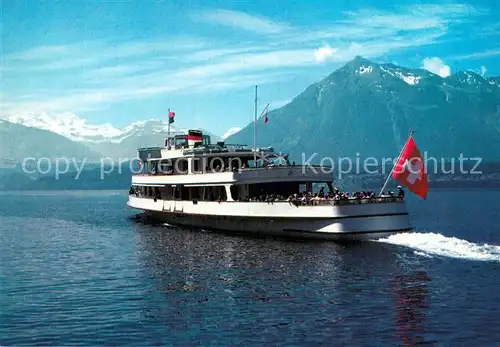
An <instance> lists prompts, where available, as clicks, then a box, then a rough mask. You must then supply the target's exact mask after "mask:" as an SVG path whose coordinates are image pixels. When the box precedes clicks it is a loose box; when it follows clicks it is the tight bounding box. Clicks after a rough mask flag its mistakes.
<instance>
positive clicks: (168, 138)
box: [164, 108, 171, 150]
mask: <svg viewBox="0 0 500 347" xmlns="http://www.w3.org/2000/svg"><path fill="white" fill-rule="evenodd" d="M164 129H165V128H164ZM167 142H168V146H167V149H169V150H170V148H171V147H170V108H169V109H168V135H167Z"/></svg>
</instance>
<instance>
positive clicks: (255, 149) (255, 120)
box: [253, 86, 257, 167]
mask: <svg viewBox="0 0 500 347" xmlns="http://www.w3.org/2000/svg"><path fill="white" fill-rule="evenodd" d="M254 117H255V119H254V121H253V162H254V165H255V167H257V86H255V115H254Z"/></svg>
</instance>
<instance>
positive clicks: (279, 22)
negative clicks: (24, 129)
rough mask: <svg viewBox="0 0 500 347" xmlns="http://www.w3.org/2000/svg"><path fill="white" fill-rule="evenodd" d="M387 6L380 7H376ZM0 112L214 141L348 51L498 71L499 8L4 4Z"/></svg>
mask: <svg viewBox="0 0 500 347" xmlns="http://www.w3.org/2000/svg"><path fill="white" fill-rule="evenodd" d="M382 4H383V5H382ZM2 25H3V27H2V41H1V43H2V64H1V71H2V87H1V98H2V104H3V106H2V115H4V116H5V115H7V116H8V115H11V114H26V113H30V112H31V113H41V112H45V113H47V114H49V115H54V116H57V115H63V114H65V113H73V114H76V115H77V116H79V117H82V118H85V119H87V120H88V121H89V122H90V123H95V124H99V123H105V122H110V123H111V124H113V125H114V126H116V127H123V126H125V125H128V124H130V123H131V122H133V121H138V120H144V119H149V118H165V119H166V118H167V109H168V108H171V109H173V110H175V111H176V114H177V117H176V124H177V125H178V126H180V127H190V128H204V129H207V130H209V131H211V132H213V133H216V134H219V135H222V134H224V133H225V132H226V130H228V129H229V128H231V127H243V126H244V125H246V124H247V123H248V122H250V121H251V120H252V117H253V97H254V95H253V92H254V90H253V86H254V85H255V84H258V85H259V102H260V105H261V106H262V107H263V106H264V105H265V104H266V103H267V102H270V103H271V108H276V107H279V106H282V105H283V104H284V103H286V102H287V101H288V100H290V99H292V98H293V97H294V96H296V95H297V94H299V93H300V92H302V91H303V90H304V89H305V88H306V87H307V86H308V85H310V84H312V83H314V82H316V81H318V80H319V79H321V78H322V77H325V76H326V75H328V74H329V73H331V72H332V71H334V70H335V69H337V68H338V67H340V66H342V65H343V64H344V63H345V62H347V61H349V60H350V59H352V58H353V57H354V56H356V55H361V56H363V57H365V58H368V59H372V60H374V61H377V62H393V63H396V64H399V65H403V66H407V67H422V66H423V64H424V61H425V62H426V65H425V67H427V68H428V69H432V70H434V71H435V72H439V73H441V74H443V75H446V74H447V73H448V71H449V72H451V73H453V72H455V71H457V70H461V69H470V70H474V71H477V72H482V73H483V74H484V75H485V76H494V75H500V5H499V4H498V2H497V1H496V0H490V1H485V0H481V1H476V2H474V3H464V2H456V1H446V2H429V3H427V2H418V3H417V2H409V1H397V2H396V1H383V2H382V1H331V0H330V1H328V0H323V1H307V2H306V1H303V2H300V3H299V2H290V1H282V0H278V1H235V2H228V1H211V2H207V1H196V0H193V1H145V0H143V1H135V2H133V1H83V0H82V1H77V0H73V1H58V2H55V1H54V2H49V1H44V2H42V1H8V0H2Z"/></svg>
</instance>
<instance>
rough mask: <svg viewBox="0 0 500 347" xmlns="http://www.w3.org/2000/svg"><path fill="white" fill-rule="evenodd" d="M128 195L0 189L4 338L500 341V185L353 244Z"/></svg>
mask: <svg viewBox="0 0 500 347" xmlns="http://www.w3.org/2000/svg"><path fill="white" fill-rule="evenodd" d="M126 199H127V192H33V193H19V192H12V193H1V195H0V241H1V254H0V281H1V282H0V296H1V311H0V345H2V346H10V345H30V346H34V345H44V346H48V345H53V346H54V345H72V344H85V345H115V346H118V345H119V346H125V345H140V346H147V345H176V346H179V345H186V346H188V345H189V346H192V345H203V346H212V345H214V346H215V345H216V346H221V345H245V346H246V345H259V346H262V345H328V346H340V345H352V346H387V345H403V346H414V345H419V344H426V345H430V346H470V345H473V346H498V345H500V191H492V192H486V191H454V192H451V191H450V192H446V191H431V193H430V194H429V198H428V200H426V201H421V200H418V198H415V197H412V196H410V197H408V209H409V212H410V214H411V220H412V224H413V226H414V227H415V233H413V234H409V235H396V236H393V237H390V238H387V239H383V240H378V241H374V242H366V243H360V244H353V245H339V244H336V243H333V242H310V241H308V242H299V241H290V240H275V239H257V238H249V237H242V236H230V235H221V234H216V233H209V232H203V231H193V230H182V229H177V228H171V227H166V226H162V225H147V224H143V223H140V222H137V221H135V220H133V219H131V218H130V216H132V215H133V214H134V213H135V212H133V211H130V210H128V209H127V208H126V206H125V203H126Z"/></svg>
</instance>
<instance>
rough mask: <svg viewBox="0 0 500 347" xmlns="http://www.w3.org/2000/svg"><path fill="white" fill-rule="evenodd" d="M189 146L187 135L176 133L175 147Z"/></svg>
mask: <svg viewBox="0 0 500 347" xmlns="http://www.w3.org/2000/svg"><path fill="white" fill-rule="evenodd" d="M187 147H188V140H187V135H176V136H175V148H176V149H179V148H187Z"/></svg>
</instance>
